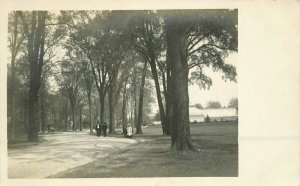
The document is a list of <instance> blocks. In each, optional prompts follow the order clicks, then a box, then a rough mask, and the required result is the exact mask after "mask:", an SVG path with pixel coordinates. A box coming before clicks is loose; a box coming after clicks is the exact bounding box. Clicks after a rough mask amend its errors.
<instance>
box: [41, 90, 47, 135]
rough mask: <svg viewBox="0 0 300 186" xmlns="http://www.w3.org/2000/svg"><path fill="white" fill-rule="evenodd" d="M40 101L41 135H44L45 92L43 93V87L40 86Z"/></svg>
mask: <svg viewBox="0 0 300 186" xmlns="http://www.w3.org/2000/svg"><path fill="white" fill-rule="evenodd" d="M40 98H41V99H40V100H41V120H42V121H41V130H42V133H45V129H46V111H45V92H44V87H43V86H41V90H40Z"/></svg>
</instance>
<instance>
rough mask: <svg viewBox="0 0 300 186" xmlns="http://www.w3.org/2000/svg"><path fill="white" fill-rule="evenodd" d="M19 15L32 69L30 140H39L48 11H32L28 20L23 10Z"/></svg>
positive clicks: (29, 115)
mask: <svg viewBox="0 0 300 186" xmlns="http://www.w3.org/2000/svg"><path fill="white" fill-rule="evenodd" d="M18 15H19V16H20V17H21V20H22V23H23V29H24V32H25V35H26V39H27V52H28V61H29V69H30V80H29V100H28V101H29V103H28V124H29V129H28V141H37V140H38V125H37V121H38V91H39V88H40V85H41V71H42V66H43V55H44V40H45V21H46V16H47V12H46V11H32V12H31V13H30V17H31V20H30V21H28V20H26V18H25V15H24V13H23V12H21V11H18ZM28 22H29V24H28ZM29 27H30V28H29Z"/></svg>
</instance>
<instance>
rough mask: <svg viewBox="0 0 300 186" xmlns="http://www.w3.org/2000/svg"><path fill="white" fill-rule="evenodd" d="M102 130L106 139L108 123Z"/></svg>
mask: <svg viewBox="0 0 300 186" xmlns="http://www.w3.org/2000/svg"><path fill="white" fill-rule="evenodd" d="M102 127H103V128H102V130H103V136H104V137H106V131H107V124H106V122H104V124H103V126H102Z"/></svg>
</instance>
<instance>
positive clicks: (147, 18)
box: [130, 11, 166, 134]
mask: <svg viewBox="0 0 300 186" xmlns="http://www.w3.org/2000/svg"><path fill="white" fill-rule="evenodd" d="M130 24H131V26H132V27H133V28H135V29H134V30H133V32H132V44H133V46H134V48H135V49H136V50H137V51H138V52H139V53H140V54H141V56H143V58H144V60H145V62H146V61H147V62H148V63H149V64H150V67H151V72H152V77H153V80H154V83H155V90H156V96H157V102H158V107H159V112H160V118H161V123H162V130H163V133H164V134H165V121H166V119H165V118H166V116H165V110H164V106H163V101H162V96H161V91H160V83H159V78H158V71H157V62H158V59H159V57H160V56H161V53H162V51H163V48H164V43H163V41H164V38H163V37H164V35H163V34H164V32H162V27H161V22H160V19H159V17H158V16H157V14H156V13H154V12H152V11H143V12H137V15H136V17H132V18H131V22H130Z"/></svg>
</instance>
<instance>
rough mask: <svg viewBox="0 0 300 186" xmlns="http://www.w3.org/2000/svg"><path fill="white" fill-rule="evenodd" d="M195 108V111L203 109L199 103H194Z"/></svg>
mask: <svg viewBox="0 0 300 186" xmlns="http://www.w3.org/2000/svg"><path fill="white" fill-rule="evenodd" d="M195 107H196V108H197V109H203V108H204V107H203V106H202V105H201V104H200V103H196V104H195Z"/></svg>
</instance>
